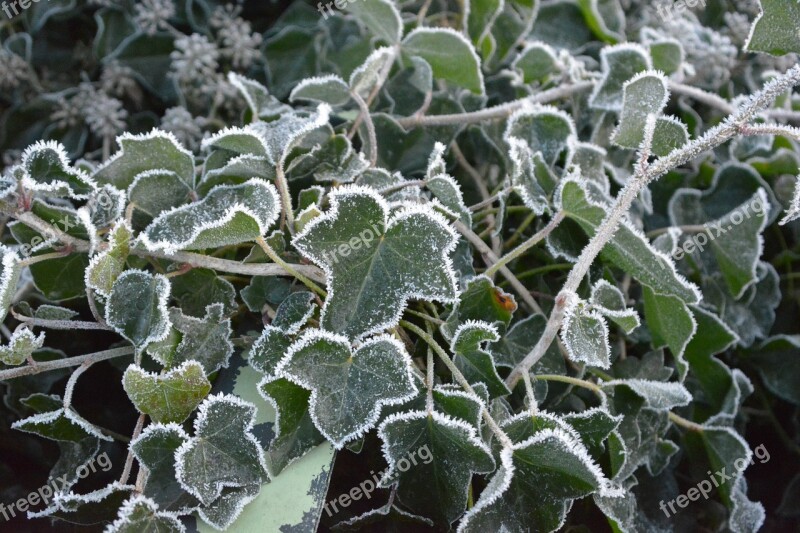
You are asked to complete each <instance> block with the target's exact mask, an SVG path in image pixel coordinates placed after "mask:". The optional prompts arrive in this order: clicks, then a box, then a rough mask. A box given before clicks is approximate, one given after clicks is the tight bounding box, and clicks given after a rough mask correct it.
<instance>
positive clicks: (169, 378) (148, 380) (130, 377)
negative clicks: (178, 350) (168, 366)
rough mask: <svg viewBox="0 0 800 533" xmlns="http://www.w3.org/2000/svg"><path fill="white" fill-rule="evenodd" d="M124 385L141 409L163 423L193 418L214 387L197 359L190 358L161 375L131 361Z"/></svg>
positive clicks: (123, 381) (137, 407)
mask: <svg viewBox="0 0 800 533" xmlns="http://www.w3.org/2000/svg"><path fill="white" fill-rule="evenodd" d="M122 386H123V387H124V389H125V392H126V393H127V394H128V397H129V398H130V399H131V401H132V402H133V405H135V406H136V409H138V410H139V412H141V413H144V414H146V415H149V416H150V418H152V419H153V421H155V422H162V423H169V422H178V423H180V422H183V421H184V420H186V419H187V418H189V415H191V414H192V412H194V410H195V408H196V407H197V406H198V405H199V404H200V402H201V401H202V400H203V398H205V396H206V394H208V391H210V390H211V383H210V382H209V381H208V379H206V374H205V372H204V371H203V367H202V366H201V365H200V363H198V362H197V361H186V362H184V363H183V364H181V365H180V366H179V367H176V368H174V369H172V370H170V371H169V372H167V373H166V374H160V375H159V374H155V373H150V372H147V371H146V370H144V369H142V368H141V367H139V366H137V365H130V366H129V367H128V369H127V370H126V371H125V374H124V375H123V377H122Z"/></svg>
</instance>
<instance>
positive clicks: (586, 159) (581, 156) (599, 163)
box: [565, 137, 610, 195]
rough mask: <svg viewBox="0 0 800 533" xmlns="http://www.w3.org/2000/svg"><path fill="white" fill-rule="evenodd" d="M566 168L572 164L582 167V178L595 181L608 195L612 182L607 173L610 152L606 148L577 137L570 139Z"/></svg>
mask: <svg viewBox="0 0 800 533" xmlns="http://www.w3.org/2000/svg"><path fill="white" fill-rule="evenodd" d="M568 147H569V151H568V152H567V161H566V163H565V167H566V168H570V167H572V166H575V167H578V168H580V174H579V175H580V176H581V178H584V179H587V180H590V181H592V182H594V183H595V184H596V185H597V186H598V187H599V188H600V190H601V191H602V192H603V193H604V194H606V195H608V194H609V188H610V184H609V182H608V176H607V175H606V169H605V165H606V158H607V157H608V153H607V152H606V150H605V148H603V147H601V146H598V145H596V144H592V143H588V142H581V141H579V140H578V139H577V137H572V138H570V139H569V140H568Z"/></svg>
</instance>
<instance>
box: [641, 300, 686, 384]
mask: <svg viewBox="0 0 800 533" xmlns="http://www.w3.org/2000/svg"><path fill="white" fill-rule="evenodd" d="M642 294H643V296H644V317H645V320H646V321H647V327H648V329H649V330H650V333H651V335H652V344H653V348H661V347H662V346H668V347H669V349H670V351H671V352H672V355H673V357H675V364H676V366H677V368H678V376H679V377H680V379H681V381H683V378H684V377H686V372H687V371H688V369H689V367H688V365H687V363H686V361H685V360H684V358H683V354H684V351H685V350H686V345H687V344H689V341H690V340H692V337H693V336H694V334H695V332H696V331H697V321H695V319H694V316H693V315H692V312H691V311H690V310H689V307H688V306H687V305H686V303H684V302H683V301H682V300H681V299H680V298H678V297H676V296H670V295H667V294H656V293H654V292H653V291H652V290H651V289H650V288H649V287H642Z"/></svg>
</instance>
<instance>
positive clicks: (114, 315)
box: [106, 270, 170, 352]
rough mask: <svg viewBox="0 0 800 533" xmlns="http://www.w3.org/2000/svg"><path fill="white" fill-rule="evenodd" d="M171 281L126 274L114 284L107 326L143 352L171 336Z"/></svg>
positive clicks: (131, 273) (107, 307) (159, 277)
mask: <svg viewBox="0 0 800 533" xmlns="http://www.w3.org/2000/svg"><path fill="white" fill-rule="evenodd" d="M169 288H170V287H169V280H168V279H167V278H165V277H164V276H162V275H161V274H156V275H154V276H153V275H150V274H148V273H147V272H144V271H140V270H127V271H125V272H123V273H122V274H121V275H120V276H119V277H118V278H117V281H115V282H114V285H113V286H112V288H111V295H110V296H109V297H108V304H107V305H106V322H107V323H108V325H109V326H111V327H112V328H114V331H116V332H117V333H119V334H120V335H122V336H123V337H124V338H125V339H127V340H128V341H130V343H131V344H133V346H134V348H136V351H137V352H141V351H142V350H143V349H144V348H145V347H147V345H148V344H150V343H151V342H156V341H160V340H162V339H164V338H165V337H166V336H167V334H168V333H169V326H170V323H169V316H168V312H167V301H168V300H169Z"/></svg>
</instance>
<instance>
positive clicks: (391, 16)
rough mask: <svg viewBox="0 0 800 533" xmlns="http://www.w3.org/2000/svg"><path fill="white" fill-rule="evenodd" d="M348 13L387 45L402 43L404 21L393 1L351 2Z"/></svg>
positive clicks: (348, 4) (347, 4)
mask: <svg viewBox="0 0 800 533" xmlns="http://www.w3.org/2000/svg"><path fill="white" fill-rule="evenodd" d="M345 5H346V6H347V12H348V13H352V14H353V15H354V16H355V17H356V20H358V21H359V22H360V23H361V24H362V25H364V26H365V27H366V28H367V29H368V30H369V32H370V33H372V35H374V36H375V37H377V38H378V39H381V40H383V41H385V42H386V43H387V44H395V43H398V42H400V39H401V38H402V37H403V21H402V20H401V18H400V12H399V11H398V10H397V7H396V6H395V4H394V2H393V1H392V0H375V1H374V2H349V3H346V4H345Z"/></svg>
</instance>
